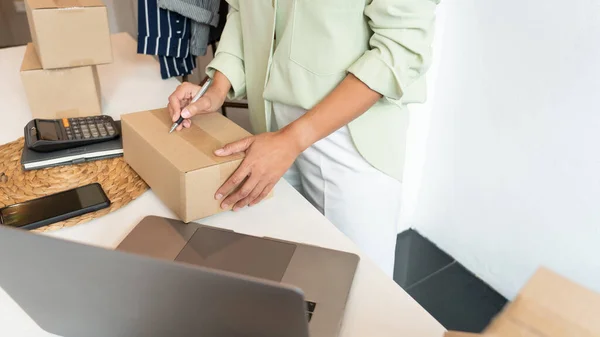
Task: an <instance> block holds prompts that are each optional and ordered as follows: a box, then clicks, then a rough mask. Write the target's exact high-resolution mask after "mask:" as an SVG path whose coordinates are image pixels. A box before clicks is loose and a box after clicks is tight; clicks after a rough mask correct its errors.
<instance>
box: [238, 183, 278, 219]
mask: <svg viewBox="0 0 600 337" xmlns="http://www.w3.org/2000/svg"><path fill="white" fill-rule="evenodd" d="M268 184H269V182H268V180H265V179H263V180H261V181H260V182H259V183H258V185H256V187H255V188H254V189H253V190H252V192H250V194H249V195H248V196H247V197H245V198H244V199H242V200H240V201H238V202H237V203H236V204H235V205H234V206H233V210H234V211H237V210H239V209H241V208H244V207H246V206H248V204H250V202H252V201H254V200H255V199H256V198H258V196H259V195H260V194H261V193H262V191H263V190H264V189H265V187H267V185H268Z"/></svg>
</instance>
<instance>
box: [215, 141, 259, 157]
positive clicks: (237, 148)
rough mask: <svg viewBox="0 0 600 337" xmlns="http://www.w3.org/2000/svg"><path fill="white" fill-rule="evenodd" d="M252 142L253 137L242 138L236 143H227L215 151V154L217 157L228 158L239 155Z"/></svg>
mask: <svg viewBox="0 0 600 337" xmlns="http://www.w3.org/2000/svg"><path fill="white" fill-rule="evenodd" d="M253 142H254V137H248V138H244V139H242V140H238V141H237V142H233V143H229V144H227V145H225V146H223V147H222V148H220V149H218V150H216V151H215V154H216V155H217V156H219V157H224V156H230V155H232V154H235V153H240V152H244V151H246V150H248V148H249V147H250V145H252V143H253Z"/></svg>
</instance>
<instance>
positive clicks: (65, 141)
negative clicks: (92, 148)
mask: <svg viewBox="0 0 600 337" xmlns="http://www.w3.org/2000/svg"><path fill="white" fill-rule="evenodd" d="M117 137H120V134H119V129H118V128H117V125H116V123H115V121H114V120H113V119H112V118H111V117H110V116H91V117H78V118H63V119H34V120H32V121H31V122H29V123H27V126H25V146H27V147H28V148H29V149H31V150H33V151H37V152H51V151H58V150H64V149H70V148H74V147H81V146H85V145H90V144H94V143H100V142H105V141H108V140H112V139H115V138H117Z"/></svg>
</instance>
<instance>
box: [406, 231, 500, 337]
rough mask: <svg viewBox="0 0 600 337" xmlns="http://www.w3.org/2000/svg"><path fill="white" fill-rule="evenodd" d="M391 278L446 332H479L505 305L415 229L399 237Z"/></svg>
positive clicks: (486, 287)
mask: <svg viewBox="0 0 600 337" xmlns="http://www.w3.org/2000/svg"><path fill="white" fill-rule="evenodd" d="M394 279H395V280H396V282H397V283H398V284H399V285H400V286H401V287H402V288H404V289H405V290H406V291H407V292H408V293H409V294H410V295H411V296H412V297H413V298H414V299H415V300H416V301H417V302H418V303H419V304H421V306H423V308H425V310H427V311H428V312H429V313H430V314H431V315H432V316H433V317H435V318H436V319H437V320H438V321H439V322H440V323H441V324H442V325H443V326H444V327H446V329H448V330H459V331H465V332H481V331H482V330H483V328H484V327H485V326H486V325H487V324H488V323H489V322H490V320H491V319H492V318H493V317H494V316H495V315H496V314H497V313H498V312H499V311H500V310H501V309H502V307H503V306H504V304H505V303H506V299H505V298H504V297H503V296H502V295H500V294H498V293H497V292H496V291H494V290H493V289H492V288H490V287H489V286H488V285H487V284H485V283H484V282H483V281H481V280H480V279H478V278H477V277H476V276H475V275H473V274H472V273H471V272H469V271H468V270H467V269H466V268H465V267H463V266H462V265H461V264H460V263H458V262H457V261H455V260H454V259H453V258H452V257H451V256H449V255H448V254H446V253H444V252H443V251H442V250H440V249H439V248H438V247H436V246H435V245H434V244H433V243H432V242H430V241H429V240H427V239H426V238H424V237H423V236H421V235H420V234H419V233H417V232H416V231H414V230H408V231H404V232H402V233H400V234H399V235H398V244H397V248H396V267H395V271H394Z"/></svg>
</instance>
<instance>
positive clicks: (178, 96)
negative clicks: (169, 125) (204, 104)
mask: <svg viewBox="0 0 600 337" xmlns="http://www.w3.org/2000/svg"><path fill="white" fill-rule="evenodd" d="M198 90H199V89H198V87H197V86H196V85H193V84H191V83H188V82H184V83H182V84H181V85H179V86H178V87H177V89H175V91H174V92H173V93H172V94H171V96H169V109H170V111H171V119H172V120H173V122H176V121H177V119H179V114H180V113H181V109H182V107H183V106H185V104H187V100H189V98H190V97H191V96H192V95H195V94H196V92H198ZM184 102H185V104H182V103H184Z"/></svg>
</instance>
